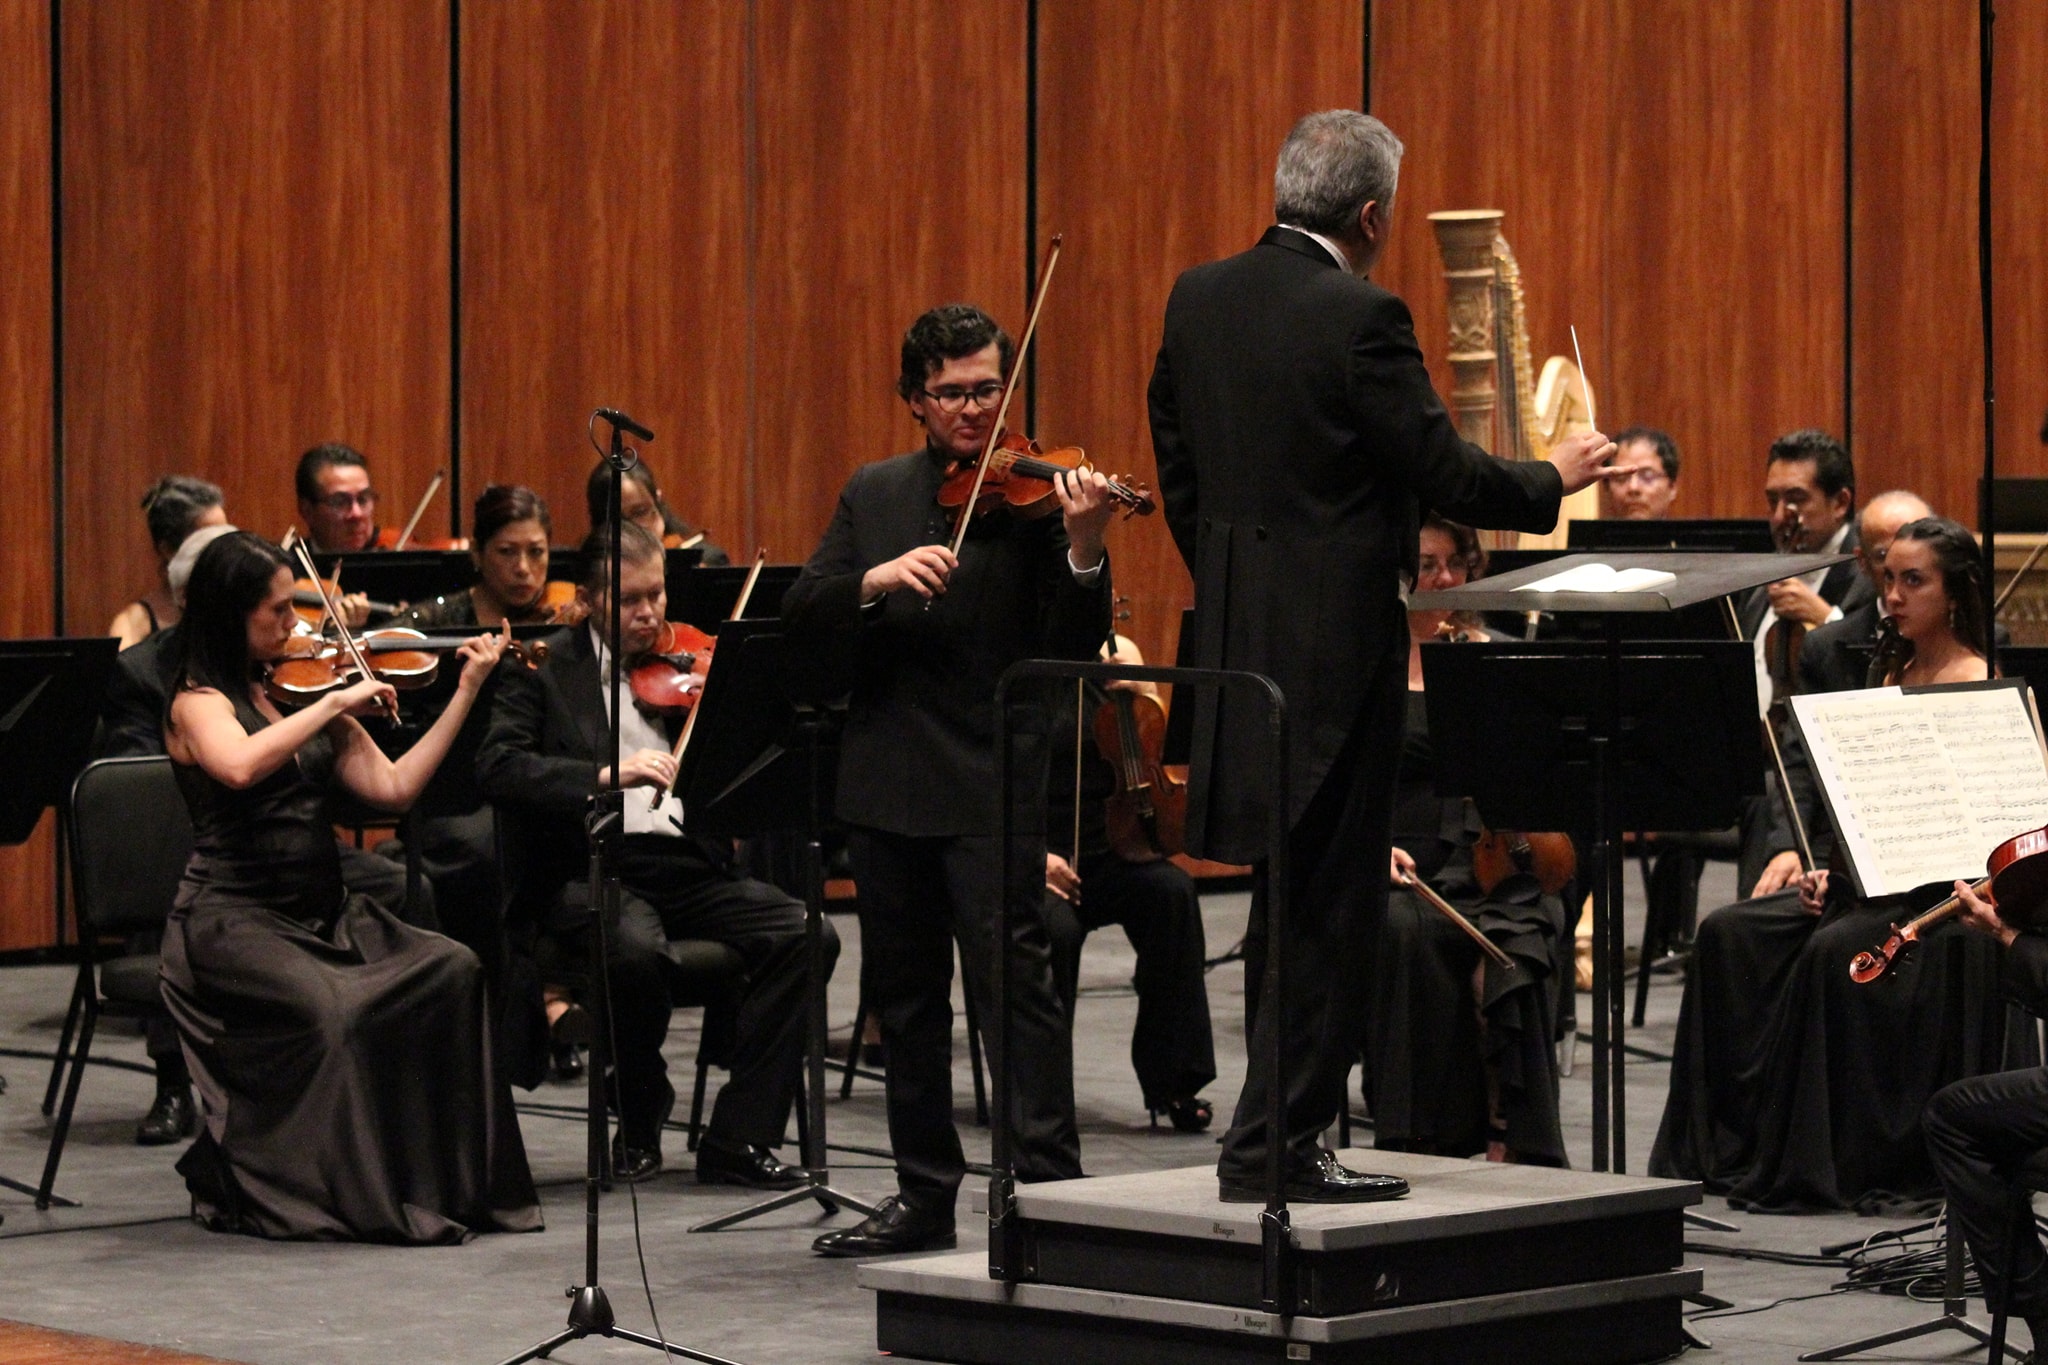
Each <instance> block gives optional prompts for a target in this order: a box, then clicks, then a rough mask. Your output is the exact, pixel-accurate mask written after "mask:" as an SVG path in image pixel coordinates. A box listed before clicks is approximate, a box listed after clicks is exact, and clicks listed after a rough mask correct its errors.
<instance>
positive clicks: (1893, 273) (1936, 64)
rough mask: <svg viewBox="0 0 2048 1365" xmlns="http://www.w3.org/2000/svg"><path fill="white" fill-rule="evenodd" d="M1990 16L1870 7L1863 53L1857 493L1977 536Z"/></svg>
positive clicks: (1858, 145)
mask: <svg viewBox="0 0 2048 1365" xmlns="http://www.w3.org/2000/svg"><path fill="white" fill-rule="evenodd" d="M1976 9H1977V7H1976V6H1975V5H1974V4H1971V3H1969V2H1968V0H1949V2H1948V3H1942V4H1927V3H1924V2H1923V0H1859V3H1858V4H1857V5H1856V11H1855V30H1854V47H1853V51H1852V53H1851V60H1852V61H1853V63H1854V65H1853V68H1852V69H1853V72H1854V79H1855V108H1854V118H1855V127H1854V137H1855V142H1854V156H1855V161H1854V176H1853V181H1854V184H1853V191H1852V192H1853V196H1854V198H1853V203H1852V214H1853V217H1852V220H1851V221H1852V224H1853V228H1854V248H1853V249H1854V263H1855V269H1854V277H1853V284H1852V295H1851V298H1852V313H1851V338H1850V345H1851V355H1852V357H1853V360H1854V367H1855V368H1854V371H1853V374H1852V399H1853V402H1854V405H1855V412H1854V451H1855V455H1856V463H1857V471H1856V473H1857V479H1858V482H1859V483H1861V484H1862V486H1863V490H1864V492H1865V494H1866V495H1868V494H1872V493H1876V492H1879V491H1882V490H1883V489H1887V488H1893V487H1902V488H1909V489H1912V490H1913V491H1914V492H1916V493H1919V494H1920V495H1921V496H1922V497H1924V498H1926V499H1927V500H1928V501H1929V502H1930V503H1932V504H1933V505H1934V506H1935V508H1936V509H1937V510H1939V511H1941V512H1943V513H1945V514H1947V515H1949V516H1953V517H1958V518H1960V519H1961V520H1963V521H1965V522H1968V523H1970V524H1972V525H1974V524H1975V523H1976V521H1977V505H1976V487H1977V474H1978V472H1979V470H1980V469H1981V468H1982V454H1983V448H1984V447H1983V440H1984V434H1983V433H1984V422H1983V393H1984V363H1983V361H1984V357H1983V352H1982V351H1981V349H1980V345H1979V336H1980V330H1979V322H1978V316H1979V315H1978V308H1977V249H1976V244H1977V114H1978V100H1977V14H1976ZM2000 27H2001V29H2003V27H2004V25H2003V24H2001V25H2000ZM2001 36H2003V35H2002V34H2001ZM2027 311H2034V310H2027ZM1972 452H1975V453H1976V457H1977V458H1975V459H1973V458H1971V455H1972Z"/></svg>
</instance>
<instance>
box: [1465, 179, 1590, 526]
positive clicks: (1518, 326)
mask: <svg viewBox="0 0 2048 1365" xmlns="http://www.w3.org/2000/svg"><path fill="white" fill-rule="evenodd" d="M1504 217H1505V215H1504V214H1503V213H1502V212H1501V210H1499V209H1453V210H1448V211H1445V212H1442V213H1432V214H1430V215H1429V222H1430V226H1431V227H1432V228H1434V229H1435V231H1436V243H1437V249H1438V250H1439V251H1441V252H1442V253H1443V258H1444V280H1445V282H1446V283H1447V284H1448V286H1449V288H1450V310H1449V311H1450V324H1451V352H1450V361H1451V417H1452V420H1453V421H1454V422H1456V424H1457V427H1458V434H1459V435H1461V436H1463V437H1464V438H1465V439H1466V440H1468V441H1471V442H1473V443H1474V444H1476V445H1480V446H1484V447H1485V448H1486V449H1488V450H1490V451H1493V452H1494V453H1495V454H1497V455H1501V456H1503V457H1505V458H1508V459H1513V460H1541V459H1545V458H1547V457H1548V456H1549V454H1550V451H1551V447H1553V446H1555V445H1556V444H1557V443H1558V442H1559V441H1562V440H1564V439H1565V438H1566V437H1567V436H1574V435H1577V434H1579V433H1581V432H1586V431H1591V430H1592V429H1593V421H1592V413H1593V395H1592V393H1591V391H1590V390H1589V389H1588V387H1587V384H1586V378H1585V376H1584V375H1583V374H1581V373H1580V372H1579V367H1578V365H1577V364H1575V363H1574V362H1573V361H1572V358H1571V357H1570V356H1563V355H1554V356H1551V357H1550V358H1549V359H1547V360H1545V361H1544V362H1543V369H1542V371H1541V372H1540V373H1537V372H1536V371H1535V368H1534V366H1533V365H1532V364H1531V362H1530V358H1529V326H1528V320H1527V317H1526V313H1525V304H1524V300H1523V297H1522V270H1521V267H1520V266H1518V265H1517V264H1516V263H1515V255H1514V252H1512V251H1511V250H1509V249H1508V243H1507V238H1506V237H1504V236H1502V235H1501V220H1502V219H1503V218H1504ZM1595 358H1596V359H1597V357H1595ZM1599 515H1600V503H1599V490H1598V489H1597V488H1586V489H1582V490H1580V491H1579V492H1577V493H1574V494H1572V495H1571V496H1570V497H1568V498H1566V499H1565V500H1564V506H1563V508H1562V509H1561V510H1560V511H1559V513H1558V519H1557V527H1556V529H1555V530H1553V531H1551V532H1549V533H1548V534H1547V535H1529V534H1523V535H1521V536H1517V535H1516V534H1515V533H1514V532H1512V531H1503V532H1485V533H1483V534H1484V537H1485V539H1486V540H1487V542H1488V543H1489V544H1491V545H1493V546H1495V547H1496V548H1505V547H1508V546H1520V547H1521V548H1523V549H1544V548H1549V547H1562V546H1563V545H1564V543H1565V535H1566V527H1567V526H1569V525H1570V523H1571V522H1572V521H1574V520H1577V519H1582V518H1583V519H1588V520H1590V519H1592V518H1595V517H1598V516H1599Z"/></svg>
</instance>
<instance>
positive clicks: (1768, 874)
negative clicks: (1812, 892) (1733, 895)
mask: <svg viewBox="0 0 2048 1365" xmlns="http://www.w3.org/2000/svg"><path fill="white" fill-rule="evenodd" d="M1805 868H1806V864H1804V863H1802V862H1800V861H1799V855H1798V853H1796V852H1794V851H1793V850H1791V849H1786V850H1785V851H1784V852H1783V853H1780V854H1779V855H1778V856H1777V857H1775V858H1773V859H1771V860H1770V861H1769V862H1767V863H1765V864H1764V871H1763V875H1762V876H1760V877H1758V878H1757V879H1756V885H1755V886H1754V887H1752V888H1750V892H1749V895H1750V899H1751V900H1754V899H1756V898H1757V897H1758V896H1774V895H1776V894H1777V893H1778V892H1780V891H1783V890H1784V889H1785V888H1786V887H1788V886H1790V885H1792V883H1793V882H1795V881H1797V880H1799V874H1800V873H1801V872H1802V871H1804V870H1805Z"/></svg>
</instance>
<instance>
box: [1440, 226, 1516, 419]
mask: <svg viewBox="0 0 2048 1365" xmlns="http://www.w3.org/2000/svg"><path fill="white" fill-rule="evenodd" d="M1503 216H1504V215H1503V214H1502V212H1501V210H1499V209H1457V210H1453V211H1449V212H1444V213H1432V214H1430V215H1429V224H1430V226H1431V227H1432V228H1433V229H1435V231H1436V243H1437V249H1438V250H1439V251H1441V252H1442V253H1443V258H1444V279H1445V281H1446V282H1447V283H1448V284H1449V286H1450V322H1451V351H1450V361H1451V394H1450V404H1451V420H1452V421H1453V422H1455V423H1456V424H1457V428H1458V434H1459V435H1460V436H1462V437H1464V438H1465V439H1466V440H1468V441H1471V442H1472V443H1473V444H1475V445H1480V446H1484V447H1486V448H1487V449H1488V450H1493V449H1495V448H1496V447H1497V444H1498V443H1497V442H1496V440H1495V437H1494V414H1495V411H1496V409H1497V408H1498V407H1499V405H1500V392H1499V389H1498V387H1497V385H1496V383H1495V378H1494V377H1495V374H1496V372H1497V370H1498V368H1499V357H1498V353H1497V352H1496V350H1495V337H1496V336H1497V335H1498V333H1497V324H1496V319H1495V317H1494V303H1493V299H1494V282H1495V279H1496V274H1495V267H1494V259H1493V240H1494V238H1495V237H1497V236H1499V235H1500V227H1501V219H1502V217H1503Z"/></svg>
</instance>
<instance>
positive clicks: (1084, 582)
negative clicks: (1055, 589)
mask: <svg viewBox="0 0 2048 1365" xmlns="http://www.w3.org/2000/svg"><path fill="white" fill-rule="evenodd" d="M1108 562H1109V555H1108V554H1107V553H1104V555H1103V556H1102V558H1100V559H1098V560H1096V561H1095V565H1094V567H1093V568H1087V569H1084V568H1082V567H1081V566H1080V565H1078V564H1076V563H1075V562H1074V551H1073V549H1072V548H1071V547H1069V549H1068V550H1067V568H1068V569H1070V570H1072V571H1073V574H1074V581H1075V582H1076V583H1079V584H1080V585H1081V586H1082V587H1084V588H1085V587H1088V586H1089V585H1090V584H1092V583H1094V582H1095V580H1096V579H1098V578H1100V577H1102V566H1103V565H1105V564H1107V563H1108Z"/></svg>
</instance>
